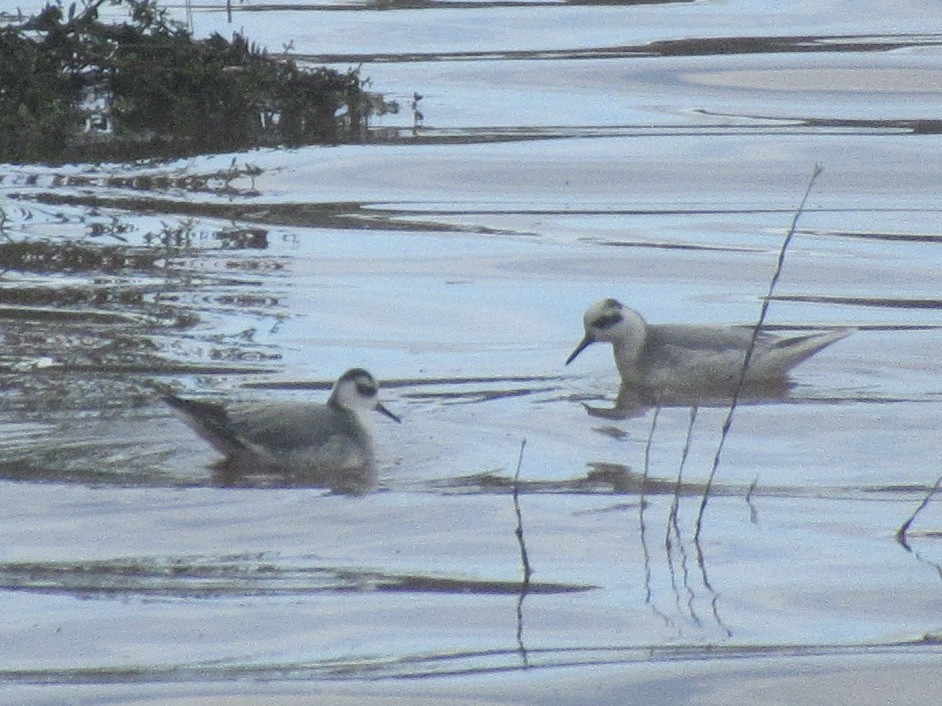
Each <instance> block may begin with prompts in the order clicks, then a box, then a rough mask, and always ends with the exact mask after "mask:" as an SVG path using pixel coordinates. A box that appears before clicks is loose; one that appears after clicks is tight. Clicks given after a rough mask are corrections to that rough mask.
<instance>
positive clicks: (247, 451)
mask: <svg viewBox="0 0 942 706" xmlns="http://www.w3.org/2000/svg"><path fill="white" fill-rule="evenodd" d="M378 392H379V384H378V383H377V382H376V379H375V378H374V377H373V376H372V375H370V373H368V372H367V371H366V370H364V369H362V368H352V369H350V370H347V371H346V372H345V373H344V374H343V375H341V376H340V377H339V378H338V379H337V381H336V383H334V385H333V388H332V389H331V392H330V397H329V398H328V399H327V403H326V404H315V403H306V404H298V403H289V402H278V403H274V402H269V403H255V404H245V405H242V406H236V405H224V404H220V403H216V402H205V401H200V400H191V399H184V398H181V397H177V396H176V395H174V394H166V395H164V401H165V402H166V403H167V404H168V405H169V406H170V407H171V408H172V409H173V410H174V411H176V412H178V413H179V414H180V415H181V416H182V418H183V421H184V422H186V423H187V424H188V425H189V426H190V427H191V428H192V429H193V430H194V431H195V432H196V433H197V434H198V435H199V436H200V437H202V438H203V439H205V440H206V441H208V442H209V443H210V444H211V445H212V447H213V448H214V449H216V451H218V452H219V453H220V454H222V455H223V456H224V457H225V459H224V460H223V462H222V463H221V464H220V465H219V467H218V468H217V470H220V471H222V472H223V475H222V477H223V478H227V479H232V478H235V477H242V476H243V475H246V474H255V473H274V474H278V475H280V476H282V477H284V478H285V479H286V480H287V481H289V482H297V483H299V484H301V483H303V484H307V485H314V486H321V487H327V488H330V489H331V490H333V491H335V492H339V493H347V494H362V493H364V492H366V491H367V490H368V489H370V488H371V487H373V486H374V485H375V483H376V470H375V466H374V456H373V445H372V442H371V439H370V434H369V431H368V428H367V423H366V420H365V418H364V416H363V415H364V413H366V412H369V411H374V410H375V411H377V412H379V413H381V414H383V415H385V416H387V417H389V418H390V419H392V420H394V421H395V422H401V421H402V420H401V419H400V418H399V417H398V416H397V415H396V414H393V413H392V412H390V411H389V410H388V409H387V408H386V407H384V406H383V404H382V403H381V402H380V401H379V399H378Z"/></svg>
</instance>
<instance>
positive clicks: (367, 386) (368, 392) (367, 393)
mask: <svg viewBox="0 0 942 706" xmlns="http://www.w3.org/2000/svg"><path fill="white" fill-rule="evenodd" d="M357 392H359V393H360V394H361V395H363V396H364V397H373V396H375V395H376V385H373V384H371V383H368V382H358V383H357Z"/></svg>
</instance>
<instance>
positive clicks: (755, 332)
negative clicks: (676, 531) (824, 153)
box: [693, 164, 824, 541]
mask: <svg viewBox="0 0 942 706" xmlns="http://www.w3.org/2000/svg"><path fill="white" fill-rule="evenodd" d="M823 171H824V169H823V168H822V167H821V166H820V165H817V164H815V165H814V170H813V171H812V173H811V178H810V179H809V180H808V186H807V188H806V189H805V195H804V196H802V198H801V202H800V203H799V204H798V208H797V210H796V211H795V215H794V216H793V217H792V224H791V227H790V228H789V229H788V233H787V234H786V235H785V240H784V241H782V247H781V248H780V249H779V252H778V262H777V263H776V266H775V272H774V273H773V274H772V279H771V281H770V282H769V291H768V293H767V294H766V295H765V299H764V300H763V301H762V308H761V310H760V311H759V319H758V321H756V325H755V326H753V328H752V337H751V338H750V339H749V346H748V347H747V348H746V357H745V358H744V359H743V364H742V368H740V370H739V378H738V379H737V380H736V387H735V389H734V391H733V400H732V402H731V403H730V406H729V411H728V412H727V413H726V419H725V420H724V421H723V428H722V431H721V432H720V442H719V444H718V445H717V448H716V455H715V456H714V457H713V467H712V468H711V469H710V475H709V476H708V477H707V482H706V487H705V488H704V490H703V498H702V499H701V501H700V511H699V512H698V513H697V526H696V529H695V530H694V534H693V536H694V540H696V541H699V539H700V532H701V530H702V529H703V515H704V513H705V512H706V506H707V502H709V498H710V490H711V489H712V486H713V479H714V477H715V476H716V472H717V470H718V469H719V467H720V458H721V456H722V454H723V446H724V444H725V443H726V437H727V436H729V430H730V428H731V427H732V425H733V415H734V414H735V412H736V405H737V404H738V402H739V395H740V394H741V393H742V389H743V384H744V383H745V380H746V371H747V370H748V369H749V363H750V362H751V361H752V353H753V351H754V350H755V347H756V340H757V339H758V338H759V332H760V331H761V330H762V325H763V324H764V323H765V317H766V314H767V313H768V311H769V305H770V304H771V303H772V294H773V293H774V292H775V285H776V284H778V280H779V277H780V276H781V274H782V268H783V267H784V265H785V253H786V252H787V250H788V245H789V243H791V240H792V237H793V236H794V235H795V229H796V228H797V226H798V219H799V218H800V217H801V214H802V212H803V211H804V208H805V202H807V201H808V197H809V196H810V195H811V189H812V188H813V187H814V182H815V181H816V180H817V178H818V176H820V174H821V172H823Z"/></svg>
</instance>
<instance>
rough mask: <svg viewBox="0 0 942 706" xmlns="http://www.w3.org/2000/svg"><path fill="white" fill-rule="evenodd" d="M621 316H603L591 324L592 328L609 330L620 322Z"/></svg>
mask: <svg viewBox="0 0 942 706" xmlns="http://www.w3.org/2000/svg"><path fill="white" fill-rule="evenodd" d="M622 319H623V317H622V315H621V314H604V315H602V316H600V317H599V318H597V319H596V320H595V321H593V322H592V326H593V327H594V328H611V327H612V326H614V325H615V324H617V323H620V322H621V321H622Z"/></svg>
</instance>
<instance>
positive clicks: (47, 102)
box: [0, 0, 372, 162]
mask: <svg viewBox="0 0 942 706" xmlns="http://www.w3.org/2000/svg"><path fill="white" fill-rule="evenodd" d="M106 3H107V4H110V5H121V6H124V7H126V8H127V9H128V11H129V20H128V21H127V22H124V23H114V24H106V23H104V22H102V21H100V20H99V16H98V11H99V9H100V8H101V7H102V6H103V5H105V4H106ZM363 86H364V82H363V81H361V79H360V77H359V73H358V70H357V69H355V68H354V69H350V70H348V71H347V72H346V73H341V72H338V71H335V70H333V69H328V68H325V67H320V68H316V69H307V68H302V67H299V66H298V65H297V64H296V63H295V62H294V61H292V60H290V59H289V58H287V57H286V56H277V57H276V56H270V55H269V54H268V53H267V51H265V50H264V49H262V48H259V47H258V46H256V45H255V44H253V43H252V42H250V41H249V40H248V39H247V38H246V37H244V36H242V35H240V34H238V33H236V34H234V35H233V37H232V39H231V40H227V39H225V38H224V37H222V36H220V35H219V34H213V35H212V36H211V37H209V38H208V39H204V40H200V39H195V38H194V37H193V36H192V34H191V33H190V31H189V30H188V29H186V28H185V27H183V26H182V25H180V24H179V23H177V22H176V21H174V20H173V19H172V18H171V17H170V16H169V14H168V12H167V11H166V10H164V9H161V8H160V7H159V6H158V4H157V2H156V0H84V2H83V4H82V5H80V6H79V5H76V3H72V4H71V5H69V6H68V7H67V8H66V7H65V5H64V4H63V3H62V0H56V1H55V2H54V3H51V4H48V5H46V7H45V8H44V9H43V10H42V11H40V12H39V13H38V14H37V15H35V16H33V17H30V18H29V19H26V20H24V21H21V22H18V23H11V24H9V25H7V26H5V27H2V28H0V160H2V161H12V162H24V161H45V162H64V161H70V160H95V159H133V158H140V157H150V156H177V155H183V154H191V153H204V152H219V151H226V150H237V149H244V148H247V147H252V146H257V145H275V144H292V145H297V144H312V143H320V142H336V141H341V140H344V139H348V138H350V137H356V136H358V135H359V134H360V132H361V130H362V129H364V128H365V126H366V120H367V118H368V115H369V112H370V110H371V108H370V106H371V105H372V101H371V99H370V94H368V93H367V92H366V91H364V89H363Z"/></svg>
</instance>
